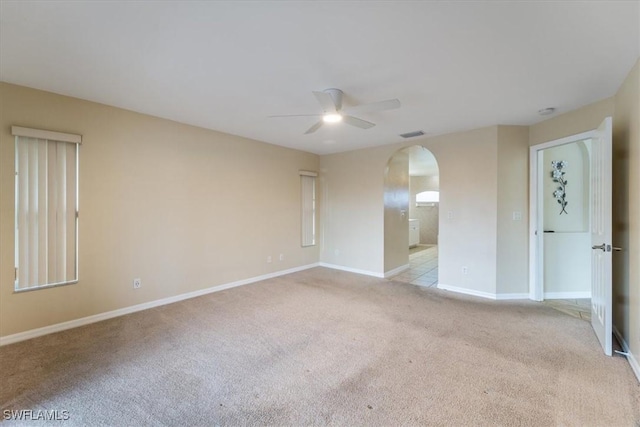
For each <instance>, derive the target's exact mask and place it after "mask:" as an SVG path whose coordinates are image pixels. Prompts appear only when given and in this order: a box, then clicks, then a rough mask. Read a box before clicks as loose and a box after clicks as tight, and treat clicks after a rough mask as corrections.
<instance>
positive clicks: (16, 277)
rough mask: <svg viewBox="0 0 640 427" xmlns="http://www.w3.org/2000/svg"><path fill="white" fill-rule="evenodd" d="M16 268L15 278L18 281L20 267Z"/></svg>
mask: <svg viewBox="0 0 640 427" xmlns="http://www.w3.org/2000/svg"><path fill="white" fill-rule="evenodd" d="M14 270H15V276H14V279H13V280H15V281H16V282H17V281H18V267H16V268H15V269H14Z"/></svg>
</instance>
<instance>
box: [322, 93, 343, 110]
mask: <svg viewBox="0 0 640 427" xmlns="http://www.w3.org/2000/svg"><path fill="white" fill-rule="evenodd" d="M323 92H324V93H328V94H329V95H331V99H333V105H335V106H336V111H340V110H341V109H342V91H341V90H340V89H335V88H330V89H325V90H323Z"/></svg>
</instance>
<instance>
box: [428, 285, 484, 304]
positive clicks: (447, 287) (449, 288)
mask: <svg viewBox="0 0 640 427" xmlns="http://www.w3.org/2000/svg"><path fill="white" fill-rule="evenodd" d="M438 289H442V290H445V291H450V292H457V293H459V294H465V295H473V296H474V297H480V298H487V299H493V300H494V299H496V294H492V293H489V292H483V291H476V290H475V289H467V288H459V287H457V286H451V285H445V284H443V283H438Z"/></svg>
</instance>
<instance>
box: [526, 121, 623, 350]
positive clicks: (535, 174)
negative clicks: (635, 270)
mask: <svg viewBox="0 0 640 427" xmlns="http://www.w3.org/2000/svg"><path fill="white" fill-rule="evenodd" d="M611 141H612V119H611V117H607V118H606V119H605V120H604V121H603V122H602V123H601V124H600V126H599V127H598V128H597V129H594V130H593V131H589V132H585V133H582V134H579V135H573V136H569V137H566V138H562V139H558V140H555V141H550V142H547V143H544V144H538V145H535V146H532V147H530V153H529V159H530V166H529V172H530V180H529V183H530V191H529V197H530V198H529V209H530V211H529V214H530V215H529V217H530V223H529V242H530V247H529V292H530V298H531V299H532V300H536V301H543V300H545V299H550V298H554V297H555V298H562V297H568V296H588V297H589V299H590V301H589V310H590V315H589V317H590V321H591V326H592V327H593V330H594V332H595V334H596V336H597V337H598V340H599V341H600V344H601V345H602V348H603V350H604V353H605V354H606V355H608V356H611V354H612V341H613V340H612V332H613V324H612V297H611V295H612V280H611V265H612V251H613V250H620V248H614V247H613V246H612V244H611V243H612V242H611V238H612V222H611V218H612V214H611V206H612V203H611V175H612V168H611V161H612V159H611V151H612V149H611V145H612V142H611ZM569 156H573V157H569ZM570 158H571V159H572V160H569V159H570ZM571 165H573V166H571ZM547 168H548V169H547ZM570 170H571V171H572V174H571V175H570V174H569V171H570ZM572 175H573V177H572ZM572 183H573V184H572ZM572 200H573V201H572ZM551 206H553V208H552V207H551ZM572 209H573V210H572ZM554 211H555V213H554ZM585 283H588V284H589V290H585V289H586V286H585ZM562 286H564V288H559V287H562ZM567 286H568V287H567ZM577 299H578V298H576V300H577ZM581 317H582V316H581ZM585 320H586V319H585Z"/></svg>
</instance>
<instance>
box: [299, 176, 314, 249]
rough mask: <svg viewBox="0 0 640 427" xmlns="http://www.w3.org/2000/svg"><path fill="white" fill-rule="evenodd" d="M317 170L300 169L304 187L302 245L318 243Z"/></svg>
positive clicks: (301, 181) (302, 186)
mask: <svg viewBox="0 0 640 427" xmlns="http://www.w3.org/2000/svg"><path fill="white" fill-rule="evenodd" d="M317 176H318V174H317V173H315V172H308V171H300V184H301V188H302V246H303V247H304V246H314V245H315V244H316V177H317Z"/></svg>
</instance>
